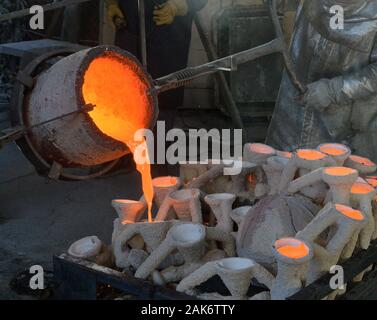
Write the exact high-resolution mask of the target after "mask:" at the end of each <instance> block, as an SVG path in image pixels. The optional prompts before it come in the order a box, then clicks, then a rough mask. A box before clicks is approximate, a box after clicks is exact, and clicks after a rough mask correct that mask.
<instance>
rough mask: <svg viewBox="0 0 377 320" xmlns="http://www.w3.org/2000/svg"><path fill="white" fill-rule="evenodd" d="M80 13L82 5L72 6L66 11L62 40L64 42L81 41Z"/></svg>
mask: <svg viewBox="0 0 377 320" xmlns="http://www.w3.org/2000/svg"><path fill="white" fill-rule="evenodd" d="M80 12H81V5H80V4H76V5H71V6H68V7H66V8H65V10H64V20H63V27H62V39H63V40H64V41H68V42H73V43H78V42H79V40H80Z"/></svg>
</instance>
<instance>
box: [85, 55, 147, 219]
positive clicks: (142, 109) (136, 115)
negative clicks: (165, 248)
mask: <svg viewBox="0 0 377 320" xmlns="http://www.w3.org/2000/svg"><path fill="white" fill-rule="evenodd" d="M146 90H147V84H146V83H144V82H143V81H142V79H140V77H139V76H138V74H137V73H136V72H135V71H134V70H133V69H132V68H131V67H130V66H128V65H127V64H125V63H124V62H122V61H120V59H118V58H116V57H110V56H108V57H98V58H96V59H94V60H93V61H92V62H91V63H90V65H89V67H88V69H87V70H86V72H85V75H84V83H83V86H82V94H83V97H84V100H85V103H87V104H88V103H91V104H93V105H95V108H94V110H93V111H91V112H90V113H89V115H90V117H91V118H92V120H93V121H94V123H95V124H96V126H97V127H98V129H99V130H101V132H103V133H104V134H106V135H108V136H110V137H111V138H113V139H115V140H118V141H121V142H123V143H124V144H126V145H127V146H128V147H129V149H130V150H131V152H132V153H134V151H135V149H136V148H137V147H138V145H140V144H142V143H144V142H136V141H134V134H135V132H136V131H137V130H139V129H143V128H146V126H147V124H148V123H150V119H151V117H152V115H151V114H150V108H149V107H148V105H149V100H148V97H147V94H146ZM137 170H138V171H139V172H140V174H141V175H142V182H143V192H144V196H145V199H146V201H147V203H148V207H149V212H148V219H149V221H152V214H151V208H152V201H153V187H152V177H151V172H150V164H149V163H146V164H144V165H139V164H137Z"/></svg>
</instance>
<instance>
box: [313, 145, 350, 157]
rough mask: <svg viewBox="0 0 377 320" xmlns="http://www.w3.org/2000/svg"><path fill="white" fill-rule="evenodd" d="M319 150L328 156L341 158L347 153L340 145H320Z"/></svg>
mask: <svg viewBox="0 0 377 320" xmlns="http://www.w3.org/2000/svg"><path fill="white" fill-rule="evenodd" d="M319 150H320V151H321V152H323V153H326V154H328V155H330V156H341V155H345V154H346V153H347V149H346V148H345V147H344V146H342V145H341V144H334V143H328V144H324V145H322V146H321V147H320V148H319Z"/></svg>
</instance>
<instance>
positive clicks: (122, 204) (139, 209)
mask: <svg viewBox="0 0 377 320" xmlns="http://www.w3.org/2000/svg"><path fill="white" fill-rule="evenodd" d="M111 205H112V206H113V208H114V209H115V210H116V212H117V213H118V216H119V219H120V221H121V223H122V224H129V223H136V222H139V221H140V220H141V218H142V216H143V213H144V212H145V210H146V209H147V205H146V203H145V202H143V201H134V200H120V199H119V200H113V201H112V202H111Z"/></svg>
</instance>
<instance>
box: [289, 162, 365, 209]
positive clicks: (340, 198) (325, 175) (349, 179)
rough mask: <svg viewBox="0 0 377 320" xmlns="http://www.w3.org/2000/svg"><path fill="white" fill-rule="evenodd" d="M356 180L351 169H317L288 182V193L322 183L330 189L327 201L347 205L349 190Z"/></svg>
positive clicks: (354, 173) (355, 174) (356, 174)
mask: <svg viewBox="0 0 377 320" xmlns="http://www.w3.org/2000/svg"><path fill="white" fill-rule="evenodd" d="M357 178H358V172H357V171H356V170H354V169H351V168H345V167H328V168H319V169H317V170H314V171H311V172H309V173H308V174H306V175H304V176H301V177H299V178H297V179H296V180H294V181H292V182H290V183H289V185H288V192H290V193H297V192H299V191H300V190H302V189H303V188H305V187H308V186H310V185H315V184H318V183H319V182H321V181H322V182H324V183H326V184H327V185H328V186H329V188H330V190H329V193H328V194H327V197H326V200H327V201H332V202H333V203H341V204H345V205H349V204H350V193H351V188H352V185H353V184H354V183H355V182H356V180H357Z"/></svg>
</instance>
